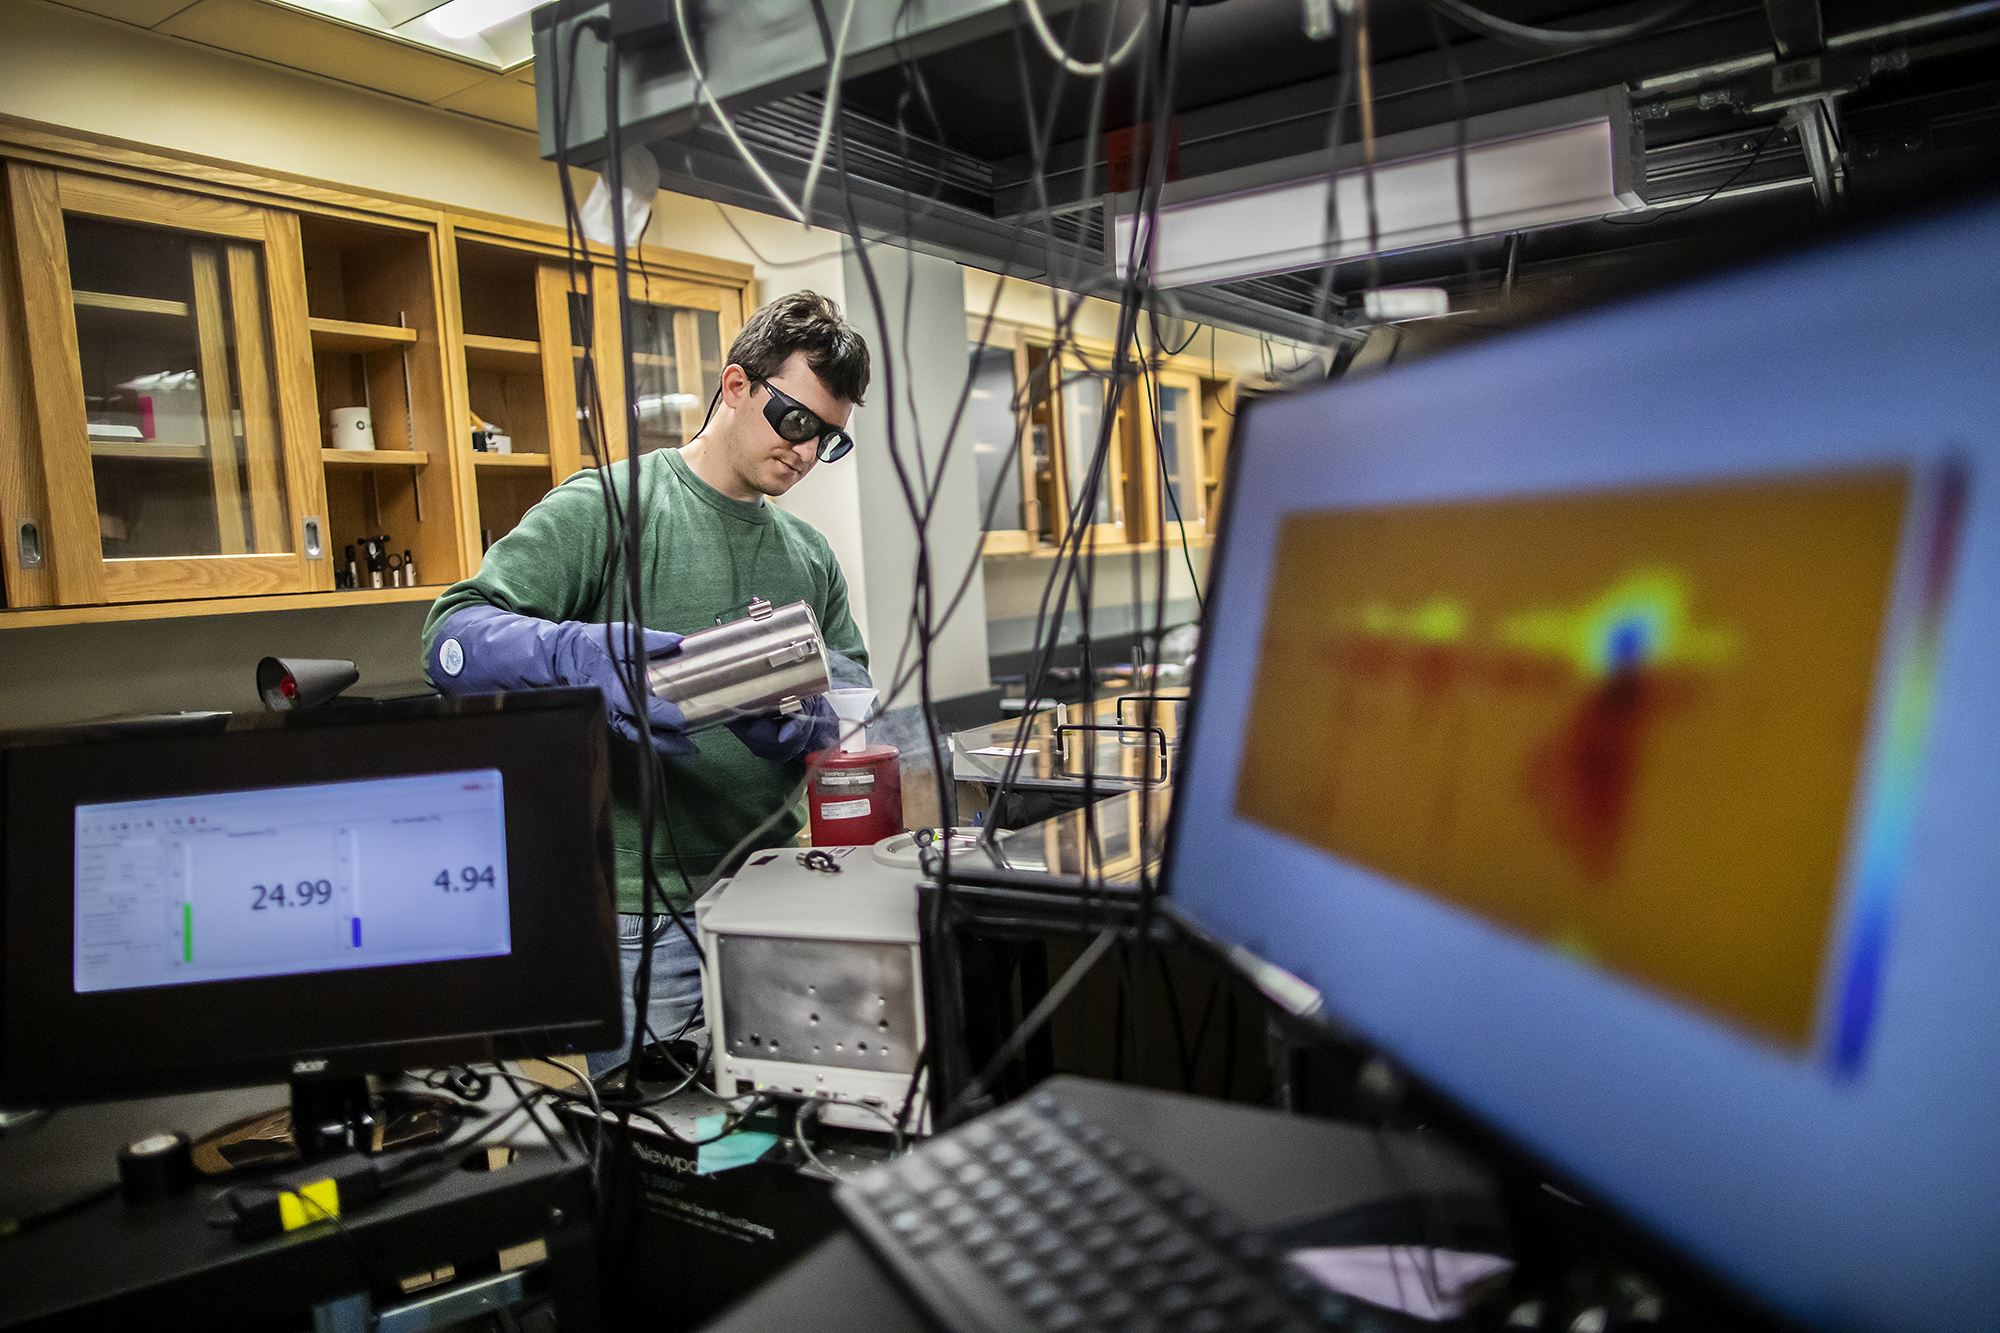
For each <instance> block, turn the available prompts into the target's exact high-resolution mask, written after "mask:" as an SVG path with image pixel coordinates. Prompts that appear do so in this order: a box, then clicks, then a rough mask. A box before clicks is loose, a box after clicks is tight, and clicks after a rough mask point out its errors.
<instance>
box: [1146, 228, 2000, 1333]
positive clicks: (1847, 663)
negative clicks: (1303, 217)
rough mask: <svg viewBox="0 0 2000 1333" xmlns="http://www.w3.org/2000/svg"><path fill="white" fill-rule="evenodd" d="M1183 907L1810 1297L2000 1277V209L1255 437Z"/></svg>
mask: <svg viewBox="0 0 2000 1333" xmlns="http://www.w3.org/2000/svg"><path fill="white" fill-rule="evenodd" d="M1236 429H1237V437H1236V440H1235V442H1234V445H1233V449H1232V452H1233V454H1234V456H1235V459H1236V460H1237V461H1236V464H1235V468H1234V472H1233V476H1232V479H1231V481H1230V482H1229V492H1230V493H1229V497H1228V500H1227V505H1228V512H1227V516H1226V528H1225V537H1224V540H1223V544H1222V549H1221V554H1220V568H1219V572H1218V573H1217V574H1216V575H1215V582H1214V586H1213V588H1212V590H1211V592H1210V595H1209V600H1208V606H1207V623H1206V626H1205V632H1204V634H1203V636H1202V647H1201V656H1200V680H1199V684H1198V694H1197V697H1198V703H1197V706H1196V709H1195V719H1194V722H1193V728H1192V738H1191V741H1190V744H1189V746H1188V751H1187V754H1186V755H1185V756H1184V758H1183V763H1182V767H1181V773H1180V779H1179V787H1178V790H1177V792H1176V794H1175V818H1176V821H1177V822H1176V825H1175V827H1174V829H1173V831H1172V834H1171V840H1170V849H1169V861H1168V866H1167V870H1166V879H1167V882H1168V883H1169V885H1170V893H1171V903H1172V908H1173V910H1174V911H1176V912H1178V913H1179V914H1181V915H1182V916H1183V917H1185V918H1186V919H1188V920H1189V921H1190V922H1192V923H1193V924H1194V925H1195V926H1196V927H1198V928H1199V929H1200V930H1202V931H1204V932H1206V933H1208V934H1210V935H1212V936H1214V937H1216V938H1217V939H1218V940H1220V941H1222V942H1224V943H1226V944H1230V945H1236V946H1241V947H1242V948H1243V949H1246V950H1248V951H1249V952H1250V953H1251V954H1253V955H1255V956H1256V957H1258V958H1260V959H1262V960H1265V961H1266V962H1268V963H1271V964H1275V965H1277V966H1278V967H1280V968H1283V969H1285V970H1286V971H1288V972H1290V973H1292V974H1295V975H1296V977H1298V978H1302V979H1304V980H1305V981H1307V982H1309V983H1310V984H1311V986H1312V987H1315V988H1317V990H1318V991H1319V993H1320V996H1321V998H1322V1000H1323V1004H1324V1012H1325V1014H1326V1016H1327V1018H1328V1019H1329V1020H1330V1022H1332V1023H1333V1024H1336V1025H1338V1026H1340V1027H1341V1028H1344V1029H1345V1030H1346V1031H1348V1032H1349V1033H1350V1034H1356V1035H1358V1036H1359V1037H1360V1038H1361V1039H1363V1040H1365V1041H1366V1042H1367V1043H1370V1044H1372V1045H1374V1046H1375V1047H1376V1048H1378V1049H1380V1050H1382V1051H1384V1052H1386V1053H1388V1054H1389V1055H1390V1056H1391V1057H1392V1058H1393V1059H1394V1060H1395V1061H1397V1062H1400V1064H1401V1065H1402V1067H1403V1068H1404V1069H1406V1070H1407V1071H1408V1072H1409V1073H1411V1074H1412V1075H1414V1076H1415V1078H1416V1079H1417V1080H1418V1081H1419V1082H1420V1083H1422V1084H1425V1085H1427V1086H1428V1087H1430V1088H1431V1089H1433V1090H1435V1091H1436V1092H1438V1093H1441V1094H1442V1095H1443V1096H1444V1097H1445V1098H1447V1099H1448V1100H1450V1101H1453V1102H1455V1103H1456V1104H1457V1105H1458V1106H1459V1107H1461V1108H1462V1109H1464V1110H1466V1111H1469V1112H1470V1113H1471V1114H1472V1115H1473V1116H1475V1117H1476V1118H1478V1119H1479V1120H1481V1121H1483V1122H1484V1123H1485V1124H1486V1125H1487V1126H1488V1127H1490V1128H1492V1129H1497V1130H1498V1131H1499V1132H1500V1133H1501V1134H1502V1135H1504V1136H1505V1137H1506V1138H1508V1139H1510V1140H1511V1141H1512V1142H1513V1143H1514V1144H1515V1145H1516V1146H1518V1147H1520V1148H1523V1149H1525V1150H1526V1151H1527V1152H1528V1153H1529V1154H1531V1155H1532V1156H1533V1157H1534V1158H1535V1159H1537V1160H1538V1161H1540V1162H1541V1163H1543V1164H1544V1165H1545V1166H1546V1167H1548V1168H1549V1169H1551V1170H1552V1171H1553V1172H1554V1173H1556V1178H1558V1179H1567V1180H1569V1181H1570V1182H1572V1183H1573V1184H1574V1185H1576V1186H1578V1187H1580V1188H1582V1189H1584V1190H1585V1191H1587V1192H1589V1193H1590V1194H1592V1195H1594V1196H1595V1197H1596V1198H1597V1199H1598V1200H1599V1201H1601V1202H1604V1203H1607V1204H1609V1205H1611V1206H1612V1207H1614V1208H1615V1209H1616V1210H1620V1211H1622V1212H1623V1213H1624V1214H1625V1215H1627V1216H1628V1217H1629V1218H1631V1219H1634V1220H1636V1221H1638V1222H1639V1223H1641V1224H1642V1225H1643V1226H1644V1227H1645V1228H1647V1229H1648V1230H1650V1231H1651V1232H1652V1233H1653V1234H1654V1235H1655V1236H1656V1237H1658V1238H1661V1239H1664V1240H1665V1241H1667V1242H1669V1243H1670V1244H1671V1245H1672V1246H1673V1247H1674V1248H1677V1249H1678V1250H1680V1251H1681V1252H1682V1253H1684V1254H1688V1255H1691V1256H1693V1257H1695V1258H1697V1259H1698V1260H1700V1261H1702V1262H1703V1263H1704V1264H1705V1265H1707V1266H1709V1267H1710V1268H1711V1269H1712V1270H1713V1271H1715V1272H1716V1273H1718V1274H1720V1275H1722V1276H1724V1277H1725V1278H1727V1279H1730V1280H1732V1281H1733V1282H1734V1283H1735V1284H1737V1285H1738V1286H1739V1288H1740V1289H1745V1290H1747V1291H1748V1292H1749V1293H1751V1294H1752V1295H1754V1296H1755V1297H1757V1298H1760V1300H1761V1302H1762V1303H1764V1304H1766V1305H1767V1306H1769V1307H1771V1308H1774V1309H1776V1310H1777V1311H1779V1312H1781V1313H1783V1314H1785V1315H1788V1316H1791V1317H1794V1318H1797V1319H1799V1320H1802V1321H1805V1322H1808V1323H1811V1324H1815V1325H1823V1326H1827V1327H1838V1328H1852V1329H1889V1328H1895V1329H1939V1330H1946V1329H1949V1330H1964V1329H1969V1328H1993V1327H1995V1321H1996V1318H2000V1316H1996V1314H1995V1311H1996V1310H2000V207H1996V206H1995V205H1993V204H1987V205H1984V206H1980V207H1976V208H1972V209H1970V210H1968V211H1962V212H1957V213H1954V214H1952V215H1950V216H1940V217H1934V218H1930V219H1927V220H1923V221H1921V222H1917V223H1911V224H1907V225H1904V226H1902V227H1900V228H1898V229H1896V230H1891V231H1884V232H1879V233H1875V234H1871V235H1867V236H1862V237H1858V238H1849V239H1846V240H1844V241H1843V242H1841V243H1838V244H1832V245H1828V246H1826V247H1825V248H1823V249H1819V250H1817V251H1814V252H1812V253H1806V254H1802V255H1798V256H1793V257H1788V258H1785V259H1783V260H1782V261H1779V262H1769V263H1765V264H1763V265H1761V266H1758V267H1755V268H1751V269H1746V270H1743V271H1739V272H1735V273H1733V274H1729V275H1725V276H1722V277H1718V278H1714V279H1711V280H1707V281H1704V282H1701V283H1699V284H1698V285H1694V286H1689V287H1686V288H1682V289H1678V290H1674V291H1671V292H1667V293H1664V294H1656V295H1653V296H1650V297H1648V298H1646V299H1641V300H1634V301H1631V302H1628V303H1625V304H1622V305H1619V306H1617V307H1615V308H1606V309H1603V310H1601V311H1597V312H1593V313H1588V314H1584V315H1580V316H1577V317H1573V318H1570V319H1567V320H1564V321H1562V322H1558V323H1552V324H1549V325H1545V326H1542V327H1539V328H1536V329H1532V330H1529V331H1524V332H1521V333H1517V334H1515V335H1513V336H1510V337H1506V338H1502V339H1496V340H1493V341H1489V342H1486V343H1483V344H1480V345H1477V346H1474V347H1471V348H1468V349H1465V350H1461V351H1458V352H1454V353H1449V354H1445V355H1440V356H1438V357H1436V358H1434V359H1431V360H1427V361H1424V362H1420V363H1416V364H1413V365H1411V366H1409V367H1406V368H1402V369H1397V370H1394V371H1391V372H1389V373H1385V374H1381V375H1379V376H1376V377H1374V378H1372V379H1367V380H1362V381H1355V382H1351V383H1345V384H1338V385H1332V386H1327V387H1326V388H1323V389H1319V390H1315V391H1313V392H1310V393H1305V394H1301V395H1298V396H1295V397H1290V398H1285V399H1273V400H1270V401H1267V402H1260V403H1258V404H1256V405H1255V406H1254V407H1252V408H1251V409H1250V410H1249V411H1248V412H1247V414H1246V415H1245V416H1244V418H1243V419H1242V420H1241V421H1239V422H1238V424H1237V428H1236Z"/></svg>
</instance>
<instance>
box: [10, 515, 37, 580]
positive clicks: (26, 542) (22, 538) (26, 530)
mask: <svg viewBox="0 0 2000 1333" xmlns="http://www.w3.org/2000/svg"><path fill="white" fill-rule="evenodd" d="M17 541H18V545H17V548H16V549H18V550H19V551H20V554H21V568H23V569H40V568H41V567H42V530H41V529H40V528H38V527H36V526H35V523H34V520H33V519H28V520H25V521H23V522H22V524H21V531H20V534H19V536H18V538H17Z"/></svg>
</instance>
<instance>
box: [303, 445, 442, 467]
mask: <svg viewBox="0 0 2000 1333" xmlns="http://www.w3.org/2000/svg"><path fill="white" fill-rule="evenodd" d="M319 456H320V460H321V461H322V462H324V463H326V464H327V466H329V467H422V466H424V464H426V463H428V462H430V461H431V456H430V455H429V454H428V453H426V452H424V451H423V450H422V449H322V450H320V451H319Z"/></svg>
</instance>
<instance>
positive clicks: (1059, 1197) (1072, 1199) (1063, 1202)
mask: <svg viewBox="0 0 2000 1333" xmlns="http://www.w3.org/2000/svg"><path fill="white" fill-rule="evenodd" d="M1037 1202H1038V1203H1040V1204H1041V1206H1042V1211H1043V1212H1045V1213H1059V1212H1061V1211H1062V1210H1063V1209H1065V1208H1069V1207H1072V1206H1074V1205H1075V1203H1076V1196H1075V1195H1074V1194H1071V1193H1070V1192H1069V1191H1068V1190H1050V1191H1049V1192H1048V1193H1047V1194H1044V1195H1043V1196H1042V1197H1041V1198H1040V1199H1039V1200H1037Z"/></svg>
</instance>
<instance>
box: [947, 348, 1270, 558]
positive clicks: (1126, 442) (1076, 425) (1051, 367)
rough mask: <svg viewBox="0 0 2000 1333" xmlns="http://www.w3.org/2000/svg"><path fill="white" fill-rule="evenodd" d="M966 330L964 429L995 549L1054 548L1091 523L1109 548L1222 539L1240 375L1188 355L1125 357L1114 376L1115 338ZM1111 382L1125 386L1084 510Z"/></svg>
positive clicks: (1008, 552) (1094, 537)
mask: <svg viewBox="0 0 2000 1333" xmlns="http://www.w3.org/2000/svg"><path fill="white" fill-rule="evenodd" d="M967 326H968V339H969V341H970V344H971V346H970V353H971V358H972V376H973V380H972V390H971V394H970V396H969V399H968V408H967V411H966V413H965V417H964V422H963V429H964V430H965V431H966V432H967V434H968V437H969V443H970V445H971V447H972V449H973V451H974V454H975V457H976V461H977V466H978V474H979V501H980V504H981V506H982V520H983V525H984V528H985V540H984V546H983V548H982V549H983V551H984V553H985V554H986V555H989V556H1015V555H1035V554H1052V553H1053V552H1054V551H1055V550H1057V549H1058V548H1059V547H1060V546H1061V545H1062V544H1063V543H1064V541H1065V539H1066V537H1067V536H1068V535H1069V534H1070V531H1071V528H1070V525H1071V523H1072V522H1081V523H1085V524H1087V525H1088V526H1089V528H1090V532H1089V533H1088V539H1089V544H1090V545H1092V546H1094V547H1095V548H1096V549H1098V550H1100V551H1102V550H1105V549H1107V548H1111V547H1130V546H1134V545H1141V546H1143V545H1150V544H1153V543H1158V542H1162V541H1165V542H1169V543H1175V544H1178V543H1180V542H1182V541H1183V540H1189V541H1194V540H1206V539H1208V538H1209V537H1211V536H1212V535H1213V531H1214V516H1215V515H1216V514H1217V513H1218V512H1219V511H1218V509H1217V506H1218V504H1219V503H1220V498H1221V482H1222V473H1223V462H1224V459H1225V458H1226V457H1227V453H1228V447H1229V422H1230V420H1231V417H1230V413H1231V405H1232V403H1233V401H1234V397H1233V392H1234V391H1233V385H1232V382H1231V381H1230V380H1228V379H1225V378H1219V377H1217V376H1215V375H1214V374H1213V372H1212V370H1211V368H1210V367H1209V365H1208V363H1207V362H1206V361H1197V360H1195V359H1192V358H1187V357H1180V356H1174V355H1162V356H1159V357H1157V358H1152V359H1150V360H1149V361H1148V362H1147V363H1146V364H1144V365H1139V364H1137V363H1135V362H1134V361H1133V360H1132V359H1131V358H1127V359H1126V360H1125V362H1124V364H1123V365H1122V366H1120V367H1117V368H1115V369H1114V358H1113V357H1112V355H1111V349H1110V347H1109V346H1108V345H1107V344H1103V343H1098V342H1095V341H1092V340H1089V339H1073V340H1070V341H1068V342H1066V343H1065V344H1064V345H1063V347H1062V349H1061V350H1060V351H1057V350H1055V349H1054V347H1053V340H1052V339H1050V338H1049V337H1048V335H1047V334H1046V333H1043V332H1040V331H1037V330H1031V329H1019V328H1013V327H1010V326H1005V325H1000V324H991V325H989V324H987V323H986V322H985V321H981V320H973V319H969V320H968V321H967ZM1204 371H1209V373H1206V374H1204V373H1203V372H1204ZM1114 374H1115V375H1119V376H1123V377H1124V381H1123V383H1122V385H1121V386H1120V389H1119V393H1118V409H1117V412H1116V415H1115V417H1114V418H1113V420H1112V422H1111V424H1110V437H1109V444H1108V449H1107V452H1106V454H1105V457H1104V461H1103V466H1102V469H1101V474H1100V476H1099V479H1098V482H1097V488H1096V495H1095V502H1094V504H1092V505H1091V506H1089V510H1088V512H1085V511H1084V507H1083V506H1082V504H1081V501H1082V499H1083V497H1084V496H1085V494H1086V493H1087V488H1088V486H1089V483H1090V477H1091V471H1092V468H1093V465H1094V460H1095V456H1096V451H1097V447H1098V444H1099V443H1100V441H1102V440H1103V439H1104V431H1105V422H1104V413H1105V405H1106V403H1107V401H1108V400H1109V394H1110V389H1111V386H1112V380H1113V376H1114Z"/></svg>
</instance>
